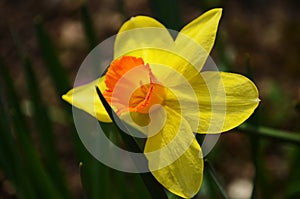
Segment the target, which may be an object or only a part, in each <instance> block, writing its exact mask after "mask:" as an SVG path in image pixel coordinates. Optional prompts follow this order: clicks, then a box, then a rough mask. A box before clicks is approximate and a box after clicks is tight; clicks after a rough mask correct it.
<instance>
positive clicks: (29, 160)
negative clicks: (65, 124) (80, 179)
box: [0, 64, 63, 199]
mask: <svg viewBox="0 0 300 199" xmlns="http://www.w3.org/2000/svg"><path fill="white" fill-rule="evenodd" d="M0 68H1V71H0V73H1V76H2V78H3V79H4V83H5V85H6V89H5V90H6V94H7V100H8V102H10V103H9V108H10V109H11V111H12V122H13V123H12V124H13V127H14V132H15V134H16V137H17V145H18V146H19V148H20V153H22V156H23V157H24V163H22V164H21V165H24V168H21V171H24V172H28V175H29V176H30V177H29V178H28V179H29V180H30V181H32V182H31V183H33V184H34V185H35V186H36V187H35V191H36V192H38V194H39V195H40V196H43V198H45V197H50V198H58V199H59V198H63V197H62V195H61V194H60V193H59V192H58V191H57V190H56V189H55V186H54V184H53V182H51V180H50V178H49V176H48V174H47V173H46V172H45V170H44V168H43V165H42V163H41V161H40V159H39V156H38V153H37V151H36V149H35V148H34V147H33V146H34V144H33V143H32V140H31V138H30V136H29V132H30V130H29V128H28V126H27V124H26V122H25V121H26V118H25V116H24V114H23V112H22V111H21V107H20V104H19V98H18V96H17V94H16V91H15V88H14V86H13V83H12V82H13V80H12V78H11V76H10V74H9V72H8V70H7V68H6V67H5V65H4V64H2V67H0ZM32 173H35V175H32ZM30 174H31V175H30ZM28 179H27V180H28Z"/></svg>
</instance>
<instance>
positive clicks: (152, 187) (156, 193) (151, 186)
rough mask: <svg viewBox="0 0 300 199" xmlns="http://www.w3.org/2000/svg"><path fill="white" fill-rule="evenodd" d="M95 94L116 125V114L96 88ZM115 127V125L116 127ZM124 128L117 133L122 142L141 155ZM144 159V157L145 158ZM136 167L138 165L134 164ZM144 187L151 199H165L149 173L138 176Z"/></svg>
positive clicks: (160, 188) (162, 190) (162, 191)
mask: <svg viewBox="0 0 300 199" xmlns="http://www.w3.org/2000/svg"><path fill="white" fill-rule="evenodd" d="M96 91H97V94H98V96H99V98H100V100H101V102H102V104H103V106H104V107H105V110H106V111H107V113H108V115H109V116H110V118H111V120H112V121H113V122H114V123H115V124H116V119H118V116H117V115H116V113H115V112H114V111H113V110H112V109H111V107H110V106H109V104H108V103H107V101H106V100H105V98H104V96H103V95H102V93H101V91H100V89H99V88H98V87H96ZM117 123H118V124H119V125H122V124H123V123H122V122H121V121H118V122H117ZM116 126H117V125H116ZM117 127H118V126H117ZM126 128H127V127H126V126H123V127H122V128H119V127H118V129H119V133H120V134H121V136H122V139H123V141H124V142H125V144H126V145H127V147H128V148H129V149H130V150H132V151H136V152H139V153H142V151H141V149H140V148H139V146H138V144H137V143H136V142H135V141H134V139H133V138H132V137H131V136H129V135H127V133H125V132H123V131H122V130H121V129H126ZM145 158H146V157H145ZM136 166H138V164H136ZM140 175H141V177H142V179H143V181H144V183H145V185H146V187H147V188H148V191H149V192H150V194H151V196H152V198H155V199H167V198H168V197H167V195H166V193H165V191H164V188H163V187H162V186H161V185H160V184H159V182H157V180H156V179H155V178H154V177H153V175H152V174H151V173H141V174H140Z"/></svg>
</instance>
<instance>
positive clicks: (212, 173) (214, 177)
mask: <svg viewBox="0 0 300 199" xmlns="http://www.w3.org/2000/svg"><path fill="white" fill-rule="evenodd" d="M204 163H205V164H204V167H205V169H206V171H207V172H208V174H209V176H210V177H211V179H212V181H213V182H214V183H215V185H216V186H217V188H218V189H219V192H220V194H221V196H222V198H224V199H228V196H227V194H226V192H225V190H224V188H223V186H222V184H221V182H220V181H219V179H218V177H217V173H216V171H215V169H214V168H213V167H212V165H211V163H210V162H209V161H208V160H207V159H206V160H204Z"/></svg>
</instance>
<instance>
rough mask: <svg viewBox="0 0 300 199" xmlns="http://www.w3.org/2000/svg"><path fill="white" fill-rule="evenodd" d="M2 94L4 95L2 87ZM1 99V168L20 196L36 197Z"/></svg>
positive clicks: (0, 90) (0, 92) (24, 198)
mask: <svg viewBox="0 0 300 199" xmlns="http://www.w3.org/2000/svg"><path fill="white" fill-rule="evenodd" d="M0 67H1V66H0ZM0 94H1V96H4V95H2V94H3V91H2V89H1V88H0ZM0 100H1V102H0V118H1V120H0V129H1V131H0V134H1V139H0V168H2V169H3V171H4V173H5V175H6V177H7V178H8V179H9V180H10V182H11V183H12V184H13V185H14V187H15V189H16V193H17V196H18V198H20V199H27V198H32V199H35V198H37V196H36V195H35V193H34V190H33V188H32V184H30V183H28V179H29V176H28V175H27V173H26V172H24V171H23V169H22V168H21V165H22V164H23V163H22V159H21V157H20V155H19V153H18V151H17V147H16V143H15V142H14V138H13V134H12V132H11V126H10V123H11V122H10V118H9V114H8V109H7V106H6V103H5V102H4V99H3V98H2V97H0Z"/></svg>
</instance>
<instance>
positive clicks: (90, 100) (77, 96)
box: [62, 77, 111, 122]
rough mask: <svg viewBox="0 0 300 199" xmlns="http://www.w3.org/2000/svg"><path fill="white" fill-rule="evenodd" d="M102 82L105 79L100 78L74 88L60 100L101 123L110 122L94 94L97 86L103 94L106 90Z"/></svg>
mask: <svg viewBox="0 0 300 199" xmlns="http://www.w3.org/2000/svg"><path fill="white" fill-rule="evenodd" d="M104 80H105V77H101V78H99V79H96V80H95V81H92V82H90V83H88V84H84V85H82V86H78V87H75V88H73V89H72V90H70V91H69V92H68V93H66V94H65V95H63V96H62V98H63V99H64V100H65V101H67V102H69V103H70V104H72V105H73V106H75V107H77V108H79V109H81V110H83V111H85V112H87V113H89V114H90V115H92V116H94V117H95V118H97V119H98V120H100V121H102V122H111V119H110V117H109V115H108V114H107V112H106V110H105V108H104V106H103V105H102V102H101V101H100V98H99V96H98V95H97V92H96V86H98V87H99V88H100V90H101V91H102V92H104V90H105V89H106V86H105V83H104Z"/></svg>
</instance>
